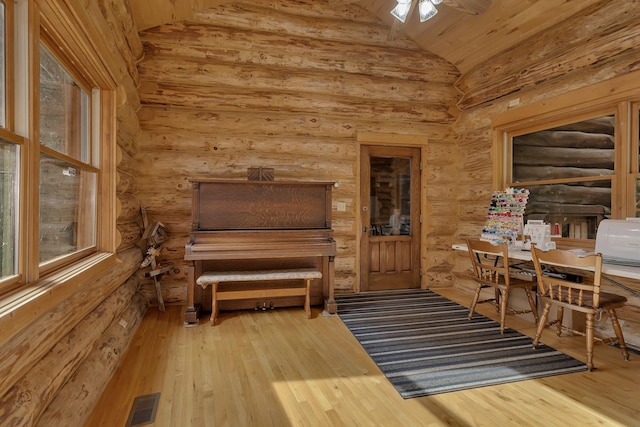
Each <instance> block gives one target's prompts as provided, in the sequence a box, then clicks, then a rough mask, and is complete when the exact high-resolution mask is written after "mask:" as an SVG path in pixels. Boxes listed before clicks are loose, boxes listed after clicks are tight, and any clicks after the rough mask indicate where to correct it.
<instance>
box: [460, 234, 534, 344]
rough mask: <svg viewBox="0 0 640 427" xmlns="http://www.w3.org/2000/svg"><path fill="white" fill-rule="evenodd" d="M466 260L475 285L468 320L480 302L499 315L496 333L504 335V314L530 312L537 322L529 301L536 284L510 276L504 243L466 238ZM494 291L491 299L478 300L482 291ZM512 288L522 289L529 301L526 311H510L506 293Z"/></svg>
mask: <svg viewBox="0 0 640 427" xmlns="http://www.w3.org/2000/svg"><path fill="white" fill-rule="evenodd" d="M467 248H468V249H469V257H470V258H471V264H472V266H473V271H474V273H475V276H474V279H475V281H476V282H477V286H476V291H475V293H474V295H473V300H472V301H471V306H470V307H469V319H471V317H472V316H473V313H474V312H475V309H476V305H477V304H478V303H483V302H493V303H495V305H496V311H497V312H498V313H500V333H504V329H505V320H506V316H507V312H508V313H509V314H524V313H533V317H534V319H535V321H536V322H537V321H538V311H537V309H536V303H535V301H534V299H533V296H534V294H533V288H534V287H535V286H536V282H535V281H533V280H531V281H527V280H521V279H516V278H513V277H510V274H509V273H510V271H509V251H508V248H507V244H506V243H503V244H501V245H493V244H492V243H491V242H485V241H482V240H471V239H467ZM488 287H491V288H494V292H495V298H492V299H487V300H482V301H479V299H480V292H481V291H482V289H485V288H488ZM512 289H523V290H524V291H525V293H526V295H527V299H528V300H529V305H530V306H531V309H530V310H520V311H518V310H514V309H512V308H509V307H508V305H507V304H508V302H509V294H510V293H511V290H512Z"/></svg>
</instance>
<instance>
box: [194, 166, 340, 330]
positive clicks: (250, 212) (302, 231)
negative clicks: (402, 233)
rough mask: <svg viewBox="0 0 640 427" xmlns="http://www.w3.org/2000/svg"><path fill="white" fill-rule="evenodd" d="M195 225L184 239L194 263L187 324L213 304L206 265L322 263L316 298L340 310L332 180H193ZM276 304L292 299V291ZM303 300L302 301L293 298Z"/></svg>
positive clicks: (245, 267)
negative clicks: (203, 280)
mask: <svg viewBox="0 0 640 427" xmlns="http://www.w3.org/2000/svg"><path fill="white" fill-rule="evenodd" d="M191 182H192V189H193V199H192V232H191V237H190V239H189V242H188V243H187V245H186V247H185V260H187V261H191V265H190V266H189V267H188V271H187V273H188V274H187V277H188V287H187V311H186V313H185V324H196V323H197V322H198V318H199V313H200V310H201V307H207V308H208V307H210V305H211V304H210V302H211V294H210V289H209V290H207V291H204V292H203V290H202V288H201V287H200V286H196V285H195V281H196V279H197V278H198V277H199V276H200V275H201V274H202V273H203V272H204V271H255V270H266V269H284V268H311V267H313V268H317V269H319V270H320V271H321V272H322V279H316V280H314V281H313V283H312V290H311V302H312V304H319V303H323V304H324V308H325V310H327V311H328V312H329V313H331V314H335V313H336V310H337V306H336V303H335V299H334V276H335V273H334V272H335V267H334V257H335V254H336V244H335V241H334V240H333V230H332V229H331V190H332V188H333V183H328V182H295V181H231V180H214V179H197V180H196V179H194V180H191ZM273 302H274V305H276V306H278V305H280V306H283V305H293V304H295V301H294V300H292V299H291V298H289V299H287V298H282V299H277V298H274V299H273ZM225 303H228V305H227V306H226V307H225V306H222V308H223V309H224V308H252V307H255V306H256V304H257V303H262V301H253V300H243V301H225ZM295 305H297V304H295Z"/></svg>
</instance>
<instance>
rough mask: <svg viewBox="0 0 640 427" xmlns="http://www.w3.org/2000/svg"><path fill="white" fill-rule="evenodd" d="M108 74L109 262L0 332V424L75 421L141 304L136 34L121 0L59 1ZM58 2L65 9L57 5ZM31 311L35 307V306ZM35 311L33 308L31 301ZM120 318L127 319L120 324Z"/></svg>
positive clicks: (105, 377) (97, 389) (114, 359)
mask: <svg viewBox="0 0 640 427" xmlns="http://www.w3.org/2000/svg"><path fill="white" fill-rule="evenodd" d="M64 3H65V8H66V7H69V12H70V13H72V14H73V15H74V16H73V17H71V16H69V17H67V19H68V20H69V22H72V21H74V20H75V19H77V20H78V21H79V22H80V25H81V27H82V28H83V29H84V30H85V31H86V32H87V33H86V36H87V37H88V38H89V39H90V40H93V41H94V42H95V45H96V46H100V48H99V49H102V51H101V52H100V54H101V55H102V58H103V60H105V61H106V62H107V63H108V65H109V67H111V69H112V71H113V73H114V75H116V76H117V78H118V81H119V84H120V86H119V87H118V90H117V94H118V97H117V98H118V103H117V104H118V105H117V144H118V150H119V154H118V159H117V162H118V163H117V164H118V166H117V170H118V177H117V188H116V191H117V196H118V202H119V203H118V207H119V209H118V218H117V227H118V230H119V233H118V234H119V235H120V236H119V239H120V240H119V241H120V244H119V247H118V252H117V257H118V264H117V267H116V268H114V269H112V270H110V271H107V272H105V273H104V274H103V275H101V276H100V277H94V278H91V280H90V281H88V282H87V283H86V284H85V286H82V287H81V288H80V289H79V290H78V291H77V292H76V293H74V294H72V295H71V296H70V297H69V298H67V299H66V300H64V301H63V302H62V303H60V304H57V305H55V306H51V307H45V308H42V307H40V308H42V310H41V315H40V316H37V317H35V318H34V319H33V321H32V322H31V323H29V324H27V325H26V326H25V327H24V328H22V329H21V330H18V331H17V332H16V333H14V334H13V335H12V336H11V337H10V338H8V339H5V340H3V341H0V355H2V357H0V424H1V425H2V426H21V427H22V426H34V425H41V426H53V425H60V426H62V425H67V426H80V425H83V424H84V420H85V419H86V418H87V417H88V415H89V413H90V411H91V410H92V409H93V407H94V405H95V403H96V402H97V400H98V399H99V398H100V395H101V394H102V391H103V390H104V387H106V385H107V383H108V381H109V378H110V377H111V374H112V373H113V371H114V370H115V368H116V367H117V365H118V363H119V361H120V359H121V357H122V356H123V355H124V353H125V351H126V349H127V347H128V344H129V340H130V338H131V337H132V335H133V333H134V332H135V330H136V328H137V326H138V324H139V322H140V320H141V319H142V316H143V315H144V313H145V311H146V309H147V307H148V300H147V299H146V298H145V297H144V296H143V295H142V294H141V293H140V292H139V291H138V288H139V285H140V279H139V275H138V272H139V266H140V263H141V261H142V252H141V250H140V249H139V248H138V247H137V243H138V241H139V240H140V237H141V234H142V230H141V219H140V209H139V207H140V203H139V202H138V201H137V197H136V191H137V185H136V181H137V177H136V175H137V172H136V168H135V166H134V165H135V163H134V162H133V161H132V159H133V158H134V157H135V156H136V149H137V147H136V144H135V140H136V138H137V134H138V132H139V125H138V119H137V116H136V112H137V111H138V109H139V108H140V102H139V97H138V93H137V91H136V87H137V86H138V74H137V68H136V63H137V61H138V59H139V58H140V57H141V56H142V43H141V42H140V39H139V37H138V32H137V29H136V28H135V25H134V24H133V21H132V19H131V16H130V14H129V12H128V9H127V1H126V0H97V1H91V2H86V1H81V0H69V1H65V2H64ZM65 10H66V9H65ZM38 311H40V309H38ZM34 312H36V310H35V309H34ZM123 325H126V327H124V326H123Z"/></svg>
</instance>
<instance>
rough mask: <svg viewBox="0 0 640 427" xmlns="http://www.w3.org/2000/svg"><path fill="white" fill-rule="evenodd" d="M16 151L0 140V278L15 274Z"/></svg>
mask: <svg viewBox="0 0 640 427" xmlns="http://www.w3.org/2000/svg"><path fill="white" fill-rule="evenodd" d="M17 151H18V149H17V146H16V145H15V144H10V143H8V142H5V141H2V140H0V244H1V245H2V246H0V279H3V278H6V277H8V276H12V275H14V274H16V249H17V248H16V244H17V240H16V226H17V224H16V219H17V218H18V213H17V210H18V203H17V202H18V198H17V185H18V174H17V172H18V163H17V160H18V156H17Z"/></svg>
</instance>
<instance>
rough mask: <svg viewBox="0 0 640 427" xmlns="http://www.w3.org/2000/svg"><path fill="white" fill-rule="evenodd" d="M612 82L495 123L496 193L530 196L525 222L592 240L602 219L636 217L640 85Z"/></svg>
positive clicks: (639, 203) (639, 213) (631, 79)
mask: <svg viewBox="0 0 640 427" xmlns="http://www.w3.org/2000/svg"><path fill="white" fill-rule="evenodd" d="M638 81H639V80H638V75H637V74H631V75H628V76H623V77H619V78H616V79H611V80H609V81H605V82H602V83H598V84H596V85H593V86H591V87H588V88H584V89H579V90H576V91H574V92H568V93H565V94H563V95H559V96H557V97H556V98H551V99H545V100H544V101H542V102H538V103H533V104H531V105H528V106H523V107H521V108H518V109H514V110H511V111H507V112H505V113H502V114H500V115H498V116H496V117H494V118H493V126H494V129H495V132H494V136H495V138H494V149H495V153H496V159H500V160H499V161H498V162H497V163H494V172H495V174H494V185H495V187H496V188H495V189H504V188H505V187H516V188H527V189H528V190H529V191H530V196H529V201H528V203H527V207H526V210H525V221H527V220H530V219H537V220H544V221H545V222H547V223H550V224H551V226H552V227H551V229H552V234H555V235H556V237H562V238H565V239H579V240H585V239H595V237H596V232H597V228H598V224H599V223H600V221H602V220H603V219H607V218H611V219H624V218H627V217H640V150H639V148H638V147H639V145H640V144H639V140H640V84H639V83H638Z"/></svg>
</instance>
